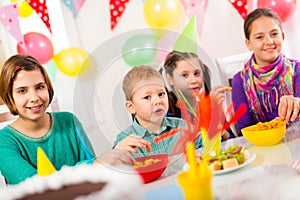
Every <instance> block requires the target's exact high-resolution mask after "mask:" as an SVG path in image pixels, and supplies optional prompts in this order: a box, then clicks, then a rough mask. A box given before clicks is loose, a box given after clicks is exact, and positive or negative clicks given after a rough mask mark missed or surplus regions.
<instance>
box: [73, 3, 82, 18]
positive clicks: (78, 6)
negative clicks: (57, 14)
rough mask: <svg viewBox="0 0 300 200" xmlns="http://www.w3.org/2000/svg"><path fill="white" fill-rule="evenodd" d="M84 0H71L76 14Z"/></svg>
mask: <svg viewBox="0 0 300 200" xmlns="http://www.w3.org/2000/svg"><path fill="white" fill-rule="evenodd" d="M84 2H85V0H73V4H74V9H75V11H76V15H77V14H78V12H79V10H80V9H81V7H82V5H83V4H84Z"/></svg>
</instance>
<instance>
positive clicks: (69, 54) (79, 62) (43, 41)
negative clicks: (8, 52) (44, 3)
mask: <svg viewBox="0 0 300 200" xmlns="http://www.w3.org/2000/svg"><path fill="white" fill-rule="evenodd" d="M11 2H12V3H14V2H16V3H18V4H17V5H18V15H19V17H29V16H31V15H32V14H33V13H34V9H33V8H32V7H31V6H30V5H29V3H28V2H27V1H26V0H21V1H20V0H11ZM24 43H25V44H24V45H19V44H18V45H17V52H18V53H19V54H26V55H31V56H33V57H35V58H36V59H37V60H38V61H39V62H40V63H41V64H43V65H44V67H45V69H46V71H47V72H48V74H49V76H50V79H51V80H52V82H53V81H54V80H55V77H56V69H57V68H58V69H59V70H60V71H61V72H63V73H64V74H66V75H68V76H77V75H79V74H81V73H84V72H85V71H86V70H87V68H88V66H89V62H88V60H87V58H88V54H87V53H86V52H84V51H83V50H81V49H79V48H77V47H69V48H66V49H64V50H62V51H60V52H58V53H57V54H55V55H54V48H53V45H52V42H51V40H50V39H49V38H48V37H46V36H45V35H43V34H41V33H37V32H28V33H26V34H24Z"/></svg>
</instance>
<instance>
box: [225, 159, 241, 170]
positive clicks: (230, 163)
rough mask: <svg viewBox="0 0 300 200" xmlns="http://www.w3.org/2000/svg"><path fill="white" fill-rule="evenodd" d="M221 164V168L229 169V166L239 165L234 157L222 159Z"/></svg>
mask: <svg viewBox="0 0 300 200" xmlns="http://www.w3.org/2000/svg"><path fill="white" fill-rule="evenodd" d="M222 166H223V169H229V168H233V167H237V166H239V162H238V161H237V159H236V158H230V159H227V160H224V161H222Z"/></svg>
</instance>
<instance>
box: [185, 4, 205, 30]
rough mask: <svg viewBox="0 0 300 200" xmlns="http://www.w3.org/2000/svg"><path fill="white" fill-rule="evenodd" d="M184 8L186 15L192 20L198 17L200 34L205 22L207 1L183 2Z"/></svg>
mask: <svg viewBox="0 0 300 200" xmlns="http://www.w3.org/2000/svg"><path fill="white" fill-rule="evenodd" d="M181 3H182V5H183V7H184V10H185V14H186V15H187V17H188V18H189V19H190V18H191V17H192V16H193V15H196V19H197V30H198V33H199V34H200V33H201V31H202V26H203V22H204V16H205V11H206V7H207V0H181Z"/></svg>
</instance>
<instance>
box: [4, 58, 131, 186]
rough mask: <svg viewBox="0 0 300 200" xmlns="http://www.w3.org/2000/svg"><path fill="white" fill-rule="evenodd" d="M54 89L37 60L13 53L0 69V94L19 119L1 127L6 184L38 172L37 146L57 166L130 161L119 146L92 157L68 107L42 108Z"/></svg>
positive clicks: (90, 146)
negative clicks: (62, 109) (54, 109)
mask: <svg viewBox="0 0 300 200" xmlns="http://www.w3.org/2000/svg"><path fill="white" fill-rule="evenodd" d="M53 95H54V91H53V87H52V84H51V81H50V79H49V77H48V75H47V73H46V71H45V69H44V68H43V67H42V66H41V64H40V63H39V62H38V61H37V60H36V59H35V58H33V57H31V56H24V55H14V56H12V57H10V58H9V59H8V60H7V61H6V62H5V63H4V65H3V67H2V71H1V74H0V97H1V98H2V99H3V102H4V103H5V104H6V105H7V107H8V108H9V110H10V112H11V113H12V114H13V115H18V118H17V119H16V120H15V121H14V122H13V123H12V124H10V125H8V126H6V127H4V128H3V129H2V130H0V170H1V174H2V175H3V176H4V177H5V179H6V181H7V183H8V184H17V183H19V182H21V181H23V180H25V179H26V178H28V177H31V176H33V175H35V174H37V148H38V147H41V148H42V149H43V150H44V152H45V153H46V155H47V156H48V158H49V160H50V161H51V163H52V164H53V166H54V167H55V168H56V170H60V169H61V168H62V167H63V166H65V165H67V166H75V165H77V164H79V163H91V164H101V163H103V162H105V163H110V164H121V163H122V164H133V162H134V159H133V158H132V156H131V155H130V154H129V153H128V152H126V151H124V150H118V149H116V150H110V151H108V152H106V153H105V154H103V155H102V156H100V157H99V158H97V157H96V155H95V153H94V150H93V147H92V145H91V143H90V141H89V139H88V137H87V135H86V133H85V132H84V130H83V127H82V125H81V123H80V122H79V120H78V119H77V118H76V116H74V115H73V114H72V113H69V112H53V113H48V112H46V109H47V107H48V106H49V104H50V103H51V100H52V98H53Z"/></svg>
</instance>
